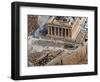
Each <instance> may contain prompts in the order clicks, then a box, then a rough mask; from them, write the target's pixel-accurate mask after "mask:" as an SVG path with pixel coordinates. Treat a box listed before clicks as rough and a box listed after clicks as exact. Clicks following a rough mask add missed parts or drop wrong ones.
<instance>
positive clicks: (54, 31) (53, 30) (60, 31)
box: [48, 26, 71, 37]
mask: <svg viewBox="0 0 100 82" xmlns="http://www.w3.org/2000/svg"><path fill="white" fill-rule="evenodd" d="M48 35H53V36H61V37H71V29H66V28H59V27H51V26H49V27H48Z"/></svg>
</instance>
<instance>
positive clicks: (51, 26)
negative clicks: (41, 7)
mask: <svg viewBox="0 0 100 82" xmlns="http://www.w3.org/2000/svg"><path fill="white" fill-rule="evenodd" d="M80 21H81V19H80V18H79V17H76V18H74V17H73V21H66V20H57V19H56V18H53V17H52V18H51V19H49V21H48V36H49V37H53V38H64V39H72V40H74V39H75V38H76V36H77V34H78V33H79V31H80Z"/></svg>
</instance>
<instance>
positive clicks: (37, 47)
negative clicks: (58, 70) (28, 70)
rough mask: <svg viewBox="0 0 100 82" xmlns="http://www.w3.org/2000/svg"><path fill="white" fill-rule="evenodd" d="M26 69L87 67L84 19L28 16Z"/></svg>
mask: <svg viewBox="0 0 100 82" xmlns="http://www.w3.org/2000/svg"><path fill="white" fill-rule="evenodd" d="M27 21H28V22H27V23H28V35H27V37H28V43H27V44H28V51H27V53H28V63H27V64H28V66H29V67H31V66H53V65H80V64H87V63H88V50H87V49H88V18H87V17H78V16H77V17H75V16H48V15H28V16H27Z"/></svg>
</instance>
